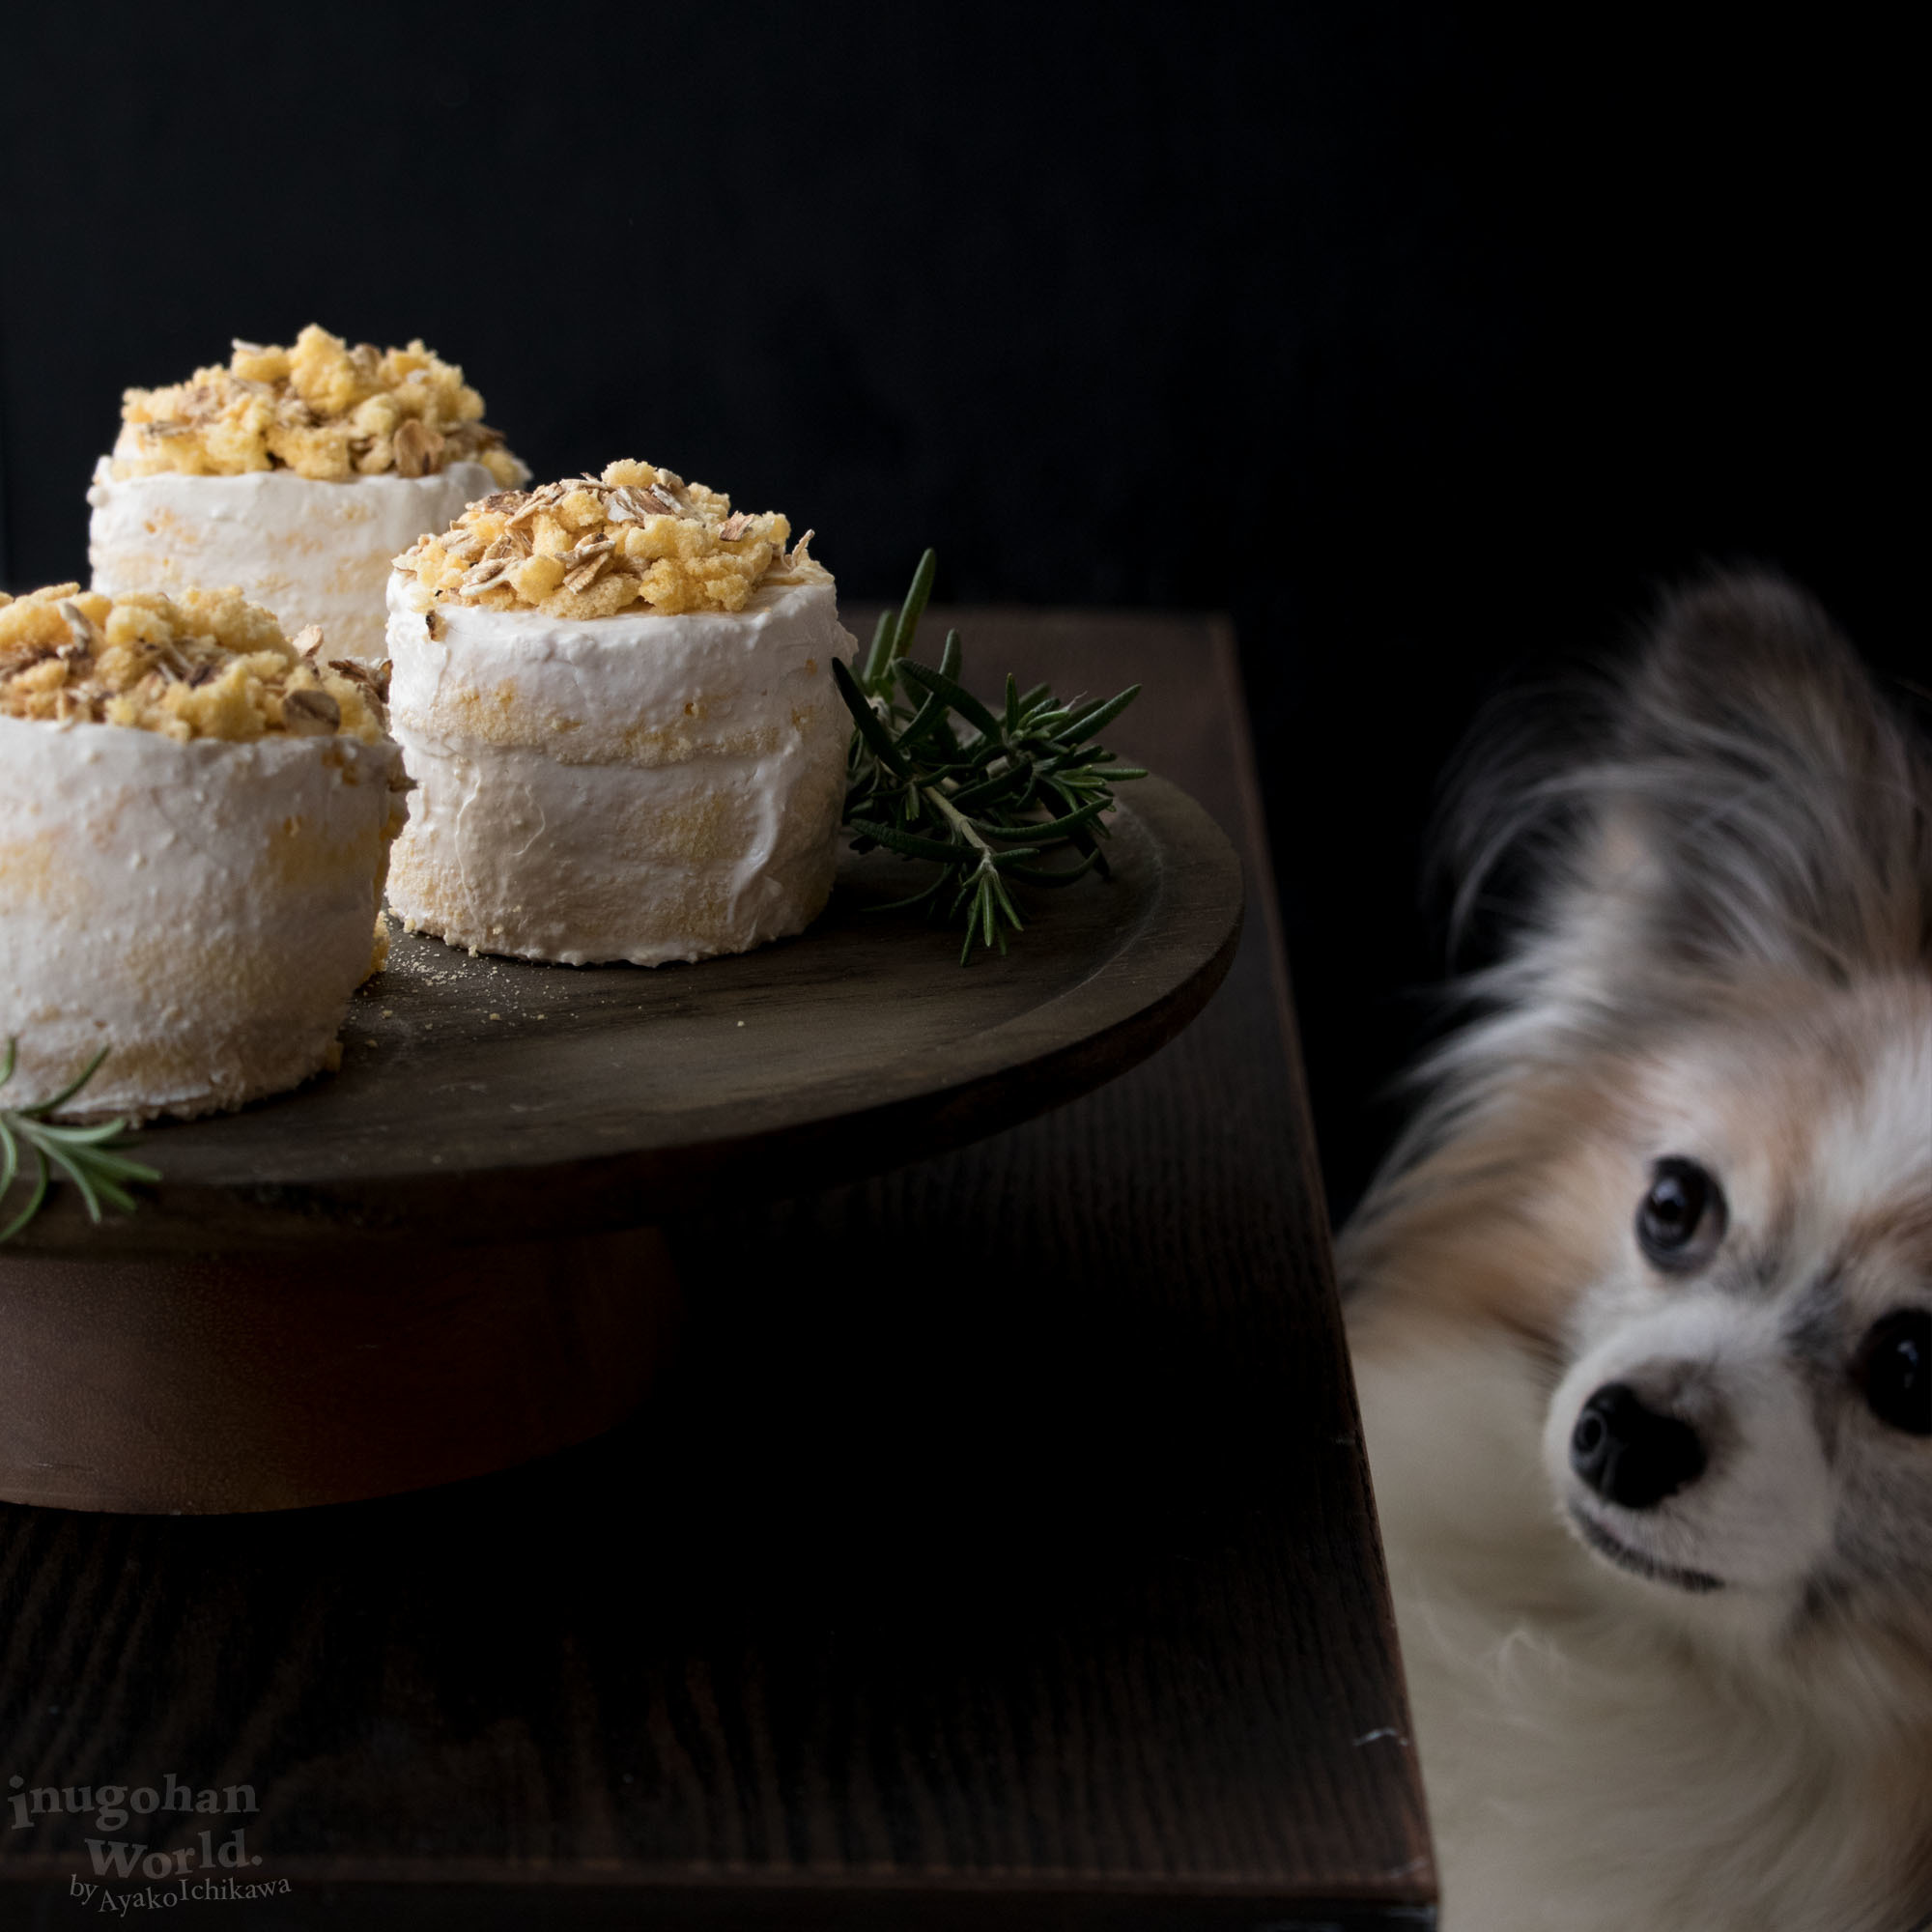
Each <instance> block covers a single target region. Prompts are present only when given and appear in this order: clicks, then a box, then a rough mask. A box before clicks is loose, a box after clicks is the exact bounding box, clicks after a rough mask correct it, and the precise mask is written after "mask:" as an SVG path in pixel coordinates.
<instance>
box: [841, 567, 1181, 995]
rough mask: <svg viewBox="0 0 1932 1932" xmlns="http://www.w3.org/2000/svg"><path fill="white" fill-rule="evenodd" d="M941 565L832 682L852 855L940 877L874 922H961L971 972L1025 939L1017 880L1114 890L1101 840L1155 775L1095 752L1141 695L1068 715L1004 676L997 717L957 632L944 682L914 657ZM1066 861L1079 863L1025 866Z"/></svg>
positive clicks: (921, 575)
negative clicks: (847, 732)
mask: <svg viewBox="0 0 1932 1932" xmlns="http://www.w3.org/2000/svg"><path fill="white" fill-rule="evenodd" d="M934 561H935V559H934V555H933V553H932V552H931V551H927V552H926V554H924V555H923V557H921V558H920V560H919V569H918V570H917V571H916V572H915V573H914V575H913V580H912V588H911V589H910V590H908V591H907V592H906V597H905V602H904V604H903V605H902V606H901V607H900V608H899V611H898V612H897V614H896V616H895V614H894V613H893V612H892V611H886V612H885V613H884V614H883V615H882V616H881V617H880V619H879V627H878V629H877V631H876V632H875V633H874V634H873V637H872V648H871V650H870V651H869V652H868V653H867V657H866V662H865V666H864V668H862V669H861V671H860V672H859V674H858V675H857V676H856V677H855V676H854V675H853V674H852V672H851V671H849V670H847V669H846V668H845V667H844V665H842V664H840V663H838V661H837V660H835V661H834V663H833V666H832V675H833V678H834V680H835V681H836V682H837V684H838V695H839V696H841V697H843V698H844V700H845V702H846V705H847V706H848V707H849V708H850V710H851V713H852V717H853V720H854V722H855V723H856V725H857V726H858V729H857V730H855V731H854V732H853V734H852V749H851V753H850V756H849V764H848V768H847V773H846V791H845V819H844V822H845V830H846V831H847V832H848V833H849V834H850V835H851V838H852V849H853V850H854V851H855V852H868V851H870V850H871V849H872V848H873V847H874V846H878V845H883V846H884V847H886V849H887V850H889V851H893V852H896V853H898V854H899V855H900V856H901V857H903V858H907V859H923V860H927V861H929V862H930V863H932V864H934V865H936V866H938V867H940V870H939V873H938V875H937V876H936V877H935V878H934V879H933V881H932V883H931V884H930V885H929V886H927V887H925V889H924V890H923V891H922V892H917V893H914V894H913V895H912V896H911V897H910V898H903V899H895V900H894V901H893V902H892V903H891V904H890V905H888V906H881V907H879V908H877V910H879V911H882V912H892V911H897V910H899V909H902V908H904V907H908V906H919V907H922V908H923V910H924V911H925V912H926V913H927V915H928V916H930V917H933V918H938V919H944V920H948V921H952V920H957V919H958V918H959V917H960V916H961V915H962V914H963V915H964V917H965V921H966V943H965V945H964V946H963V947H962V948H961V949H960V952H959V963H960V964H961V965H962V966H963V965H965V964H966V962H967V961H968V960H969V959H970V958H971V957H972V953H973V946H974V942H975V941H976V940H977V941H978V942H979V943H980V945H981V946H985V947H988V948H991V947H993V946H995V945H997V946H998V947H999V949H1000V951H1001V952H1005V951H1006V950H1007V928H1008V927H1009V926H1010V927H1011V928H1012V930H1014V931H1015V932H1017V931H1018V930H1019V929H1020V924H1021V921H1020V916H1019V912H1018V910H1017V908H1015V906H1014V904H1013V901H1012V897H1011V895H1009V892H1008V891H1007V882H1008V881H1009V879H1020V880H1023V881H1024V882H1025V883H1026V884H1028V885H1032V886H1070V885H1071V884H1072V883H1073V882H1074V880H1075V879H1078V878H1081V877H1083V876H1084V875H1085V874H1086V873H1088V872H1097V873H1098V874H1099V875H1100V877H1102V878H1103V879H1104V878H1105V877H1107V860H1106V855H1105V854H1104V853H1103V852H1102V851H1101V850H1100V840H1101V839H1103V838H1106V837H1107V827H1106V826H1105V824H1104V823H1102V818H1103V814H1104V813H1106V812H1107V811H1108V810H1110V809H1111V808H1112V806H1113V804H1114V790H1113V788H1114V786H1115V785H1116V784H1122V783H1124V782H1125V781H1127V780H1129V779H1144V778H1146V777H1147V773H1146V772H1145V771H1143V770H1141V769H1140V768H1139V767H1138V766H1134V765H1122V764H1118V763H1116V762H1115V754H1114V753H1112V752H1110V751H1108V750H1107V749H1106V748H1105V747H1104V746H1102V745H1097V744H1095V743H1094V738H1095V736H1096V735H1097V734H1098V733H1099V732H1101V731H1103V730H1105V729H1106V727H1107V726H1108V725H1111V724H1112V723H1113V722H1114V720H1115V719H1116V718H1118V717H1119V716H1120V715H1121V713H1122V711H1124V710H1125V709H1126V708H1127V706H1128V705H1129V704H1131V703H1132V702H1133V701H1134V699H1135V698H1136V697H1137V696H1139V695H1140V689H1141V688H1140V686H1139V685H1137V684H1136V685H1132V686H1129V688H1128V689H1127V690H1125V691H1123V692H1122V693H1121V694H1120V695H1119V696H1117V697H1109V698H1104V699H1101V700H1100V701H1098V702H1096V703H1088V702H1086V701H1085V700H1083V699H1080V698H1075V699H1074V700H1073V701H1072V702H1071V703H1065V704H1064V703H1062V702H1061V700H1060V699H1059V698H1057V697H1055V696H1054V695H1053V694H1052V692H1051V691H1049V690H1048V689H1047V687H1046V686H1045V685H1043V684H1041V685H1036V686H1035V687H1034V689H1033V690H1032V691H1028V692H1022V691H1021V690H1020V689H1019V686H1018V684H1017V682H1016V681H1015V679H1014V678H1013V677H1012V675H1011V674H1010V673H1009V674H1008V677H1007V694H1006V703H1005V705H1004V706H1003V708H1002V709H1001V710H1000V711H998V712H995V711H991V710H989V709H988V708H987V707H986V706H985V705H983V704H981V703H980V700H979V699H978V698H977V697H975V696H973V695H972V693H971V692H969V691H967V690H966V689H965V688H964V687H963V686H962V685H961V684H960V683H959V681H958V680H959V662H960V646H959V633H958V632H957V631H949V632H948V633H947V634H946V648H945V649H944V650H943V651H942V652H941V653H940V658H939V668H938V669H937V670H935V669H933V668H932V667H931V666H930V665H923V664H918V663H915V662H914V660H913V659H912V657H911V655H910V653H911V650H912V646H913V639H914V638H915V636H916V635H917V633H918V630H919V620H920V617H921V615H922V613H923V611H924V610H925V601H926V599H927V597H929V596H930V595H931V593H932V572H933V565H934ZM955 721H956V722H955ZM1062 848H1067V849H1070V850H1071V851H1073V852H1075V853H1077V854H1079V863H1078V864H1077V865H1073V866H1038V865H1034V864H1032V863H1030V862H1031V861H1034V860H1037V859H1041V858H1044V857H1045V856H1046V855H1047V854H1048V853H1050V852H1053V851H1056V850H1059V849H1062Z"/></svg>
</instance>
